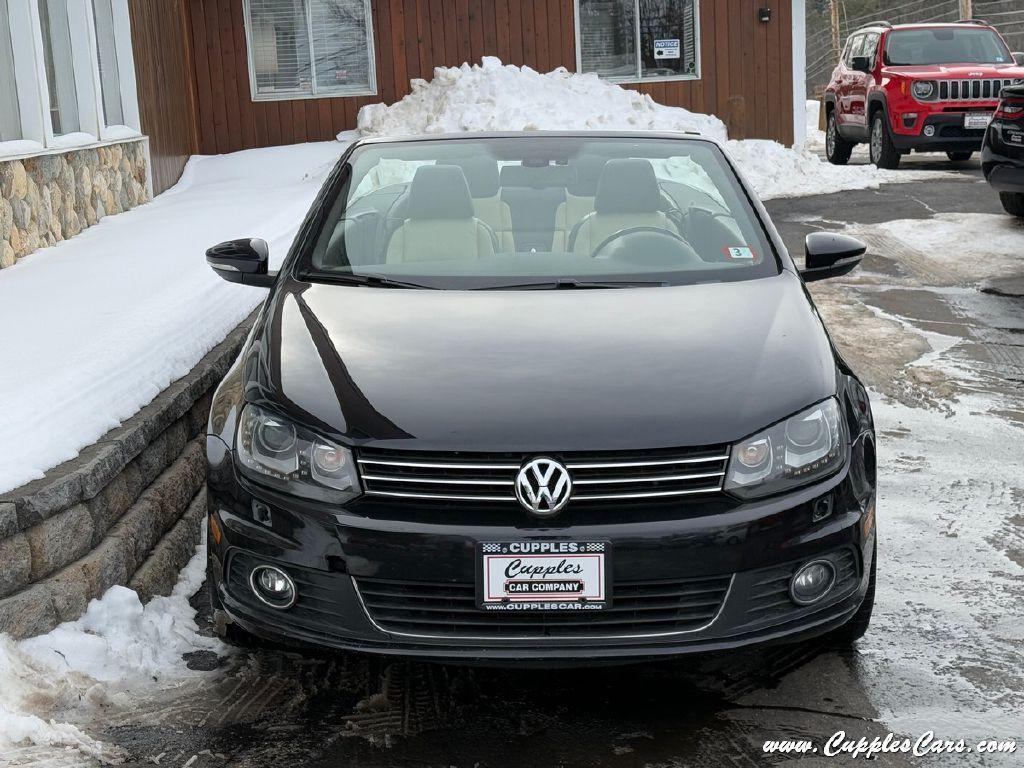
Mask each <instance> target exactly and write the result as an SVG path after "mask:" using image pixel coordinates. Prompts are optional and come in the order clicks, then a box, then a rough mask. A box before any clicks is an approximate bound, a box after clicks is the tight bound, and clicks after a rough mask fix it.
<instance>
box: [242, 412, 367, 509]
mask: <svg viewBox="0 0 1024 768" xmlns="http://www.w3.org/2000/svg"><path fill="white" fill-rule="evenodd" d="M235 445H236V452H237V455H238V463H239V468H240V469H241V471H242V473H243V474H245V475H247V476H249V477H251V478H252V479H253V480H256V481H257V482H260V483H263V484H264V485H269V486H271V487H273V488H277V489H278V490H281V491H284V492H285V493H290V494H294V495H295V496H304V497H306V498H307V499H316V500H318V501H327V502H332V503H342V502H345V501H348V500H349V499H351V498H352V497H354V496H356V495H358V494H359V492H360V489H359V478H358V476H357V475H356V468H355V461H354V460H353V459H352V452H351V451H349V450H348V449H347V448H343V447H341V446H340V445H335V444H334V443H332V442H331V441H330V440H327V439H326V438H323V437H319V436H318V435H315V434H313V433H311V432H309V431H307V430H305V429H303V428H302V427H299V426H296V425H295V424H292V423H291V422H290V421H288V420H287V419H285V418H282V417H281V416H278V415H277V414H276V413H272V412H270V411H268V410H266V409H264V408H260V407H259V406H256V405H252V404H249V405H247V406H245V408H243V409H242V416H241V418H240V419H239V421H238V440H237V441H236V443H235Z"/></svg>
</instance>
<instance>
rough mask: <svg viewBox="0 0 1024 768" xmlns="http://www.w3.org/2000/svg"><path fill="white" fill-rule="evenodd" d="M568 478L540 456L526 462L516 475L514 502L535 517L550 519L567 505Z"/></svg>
mask: <svg viewBox="0 0 1024 768" xmlns="http://www.w3.org/2000/svg"><path fill="white" fill-rule="evenodd" d="M571 495H572V478H571V477H569V472H568V470H566V468H565V467H563V466H562V465H561V464H559V463H558V462H557V461H555V460H554V459H548V458H545V457H543V456H541V457H538V458H536V459H533V460H532V461H528V462H527V463H526V464H524V465H523V467H522V469H520V470H519V474H518V475H516V498H517V499H519V503H520V504H522V505H523V507H524V508H525V509H526V510H527V511H528V512H531V513H532V514H534V515H536V516H537V517H550V516H552V515H555V514H557V513H558V511H559V510H560V509H562V507H564V506H565V505H566V504H567V503H568V502H569V497H570V496H571Z"/></svg>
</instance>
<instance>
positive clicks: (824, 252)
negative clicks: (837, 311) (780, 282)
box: [800, 232, 868, 283]
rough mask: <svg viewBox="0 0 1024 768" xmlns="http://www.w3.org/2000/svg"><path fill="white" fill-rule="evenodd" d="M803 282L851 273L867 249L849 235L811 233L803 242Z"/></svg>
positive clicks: (801, 272) (801, 271)
mask: <svg viewBox="0 0 1024 768" xmlns="http://www.w3.org/2000/svg"><path fill="white" fill-rule="evenodd" d="M804 248H805V257H804V268H803V269H802V270H800V274H801V275H802V276H803V278H804V282H808V283H809V282H812V281H814V280H825V279H827V278H830V277H841V276H842V275H845V274H848V273H849V272H852V271H853V270H854V268H855V267H856V266H857V265H858V264H860V262H861V259H863V258H864V252H865V251H867V249H868V247H867V246H866V245H864V243H862V242H861V241H860V240H858V239H857V238H855V237H850V236H849V235H839V234H835V233H833V232H812V233H811V234H809V235H808V236H807V239H806V240H805V241H804Z"/></svg>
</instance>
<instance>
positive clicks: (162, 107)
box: [128, 0, 199, 194]
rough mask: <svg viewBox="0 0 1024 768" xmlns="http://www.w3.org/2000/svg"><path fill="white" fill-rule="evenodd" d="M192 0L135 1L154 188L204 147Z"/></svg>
mask: <svg viewBox="0 0 1024 768" xmlns="http://www.w3.org/2000/svg"><path fill="white" fill-rule="evenodd" d="M188 4H189V0H129V1H128V8H129V12H130V16H131V25H132V53H133V55H134V56H135V77H136V81H137V85H138V94H139V117H140V119H141V122H142V130H143V132H144V133H145V134H146V135H148V136H149V150H150V156H151V159H152V177H153V192H154V193H155V194H159V193H160V192H163V191H164V190H165V189H167V188H168V187H170V186H172V185H173V184H174V183H175V182H176V181H177V180H178V178H179V177H180V176H181V171H182V169H183V168H184V167H185V162H186V161H187V160H188V158H189V155H193V154H195V153H197V152H198V151H199V141H198V132H197V127H198V123H197V119H198V115H197V111H196V107H195V93H194V91H195V68H194V67H193V65H192V42H191V39H190V32H191V28H190V25H189V23H188Z"/></svg>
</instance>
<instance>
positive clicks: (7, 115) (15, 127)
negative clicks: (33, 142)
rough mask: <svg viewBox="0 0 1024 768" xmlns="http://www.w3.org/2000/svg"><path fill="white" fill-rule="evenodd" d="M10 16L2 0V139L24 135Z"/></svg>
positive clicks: (0, 137)
mask: <svg viewBox="0 0 1024 768" xmlns="http://www.w3.org/2000/svg"><path fill="white" fill-rule="evenodd" d="M10 18H11V16H10V14H9V13H8V12H7V0H0V141H16V140H18V139H20V138H21V137H22V133H21V109H20V107H19V106H18V90H17V80H16V79H15V77H14V47H13V46H12V45H11V25H10Z"/></svg>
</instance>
